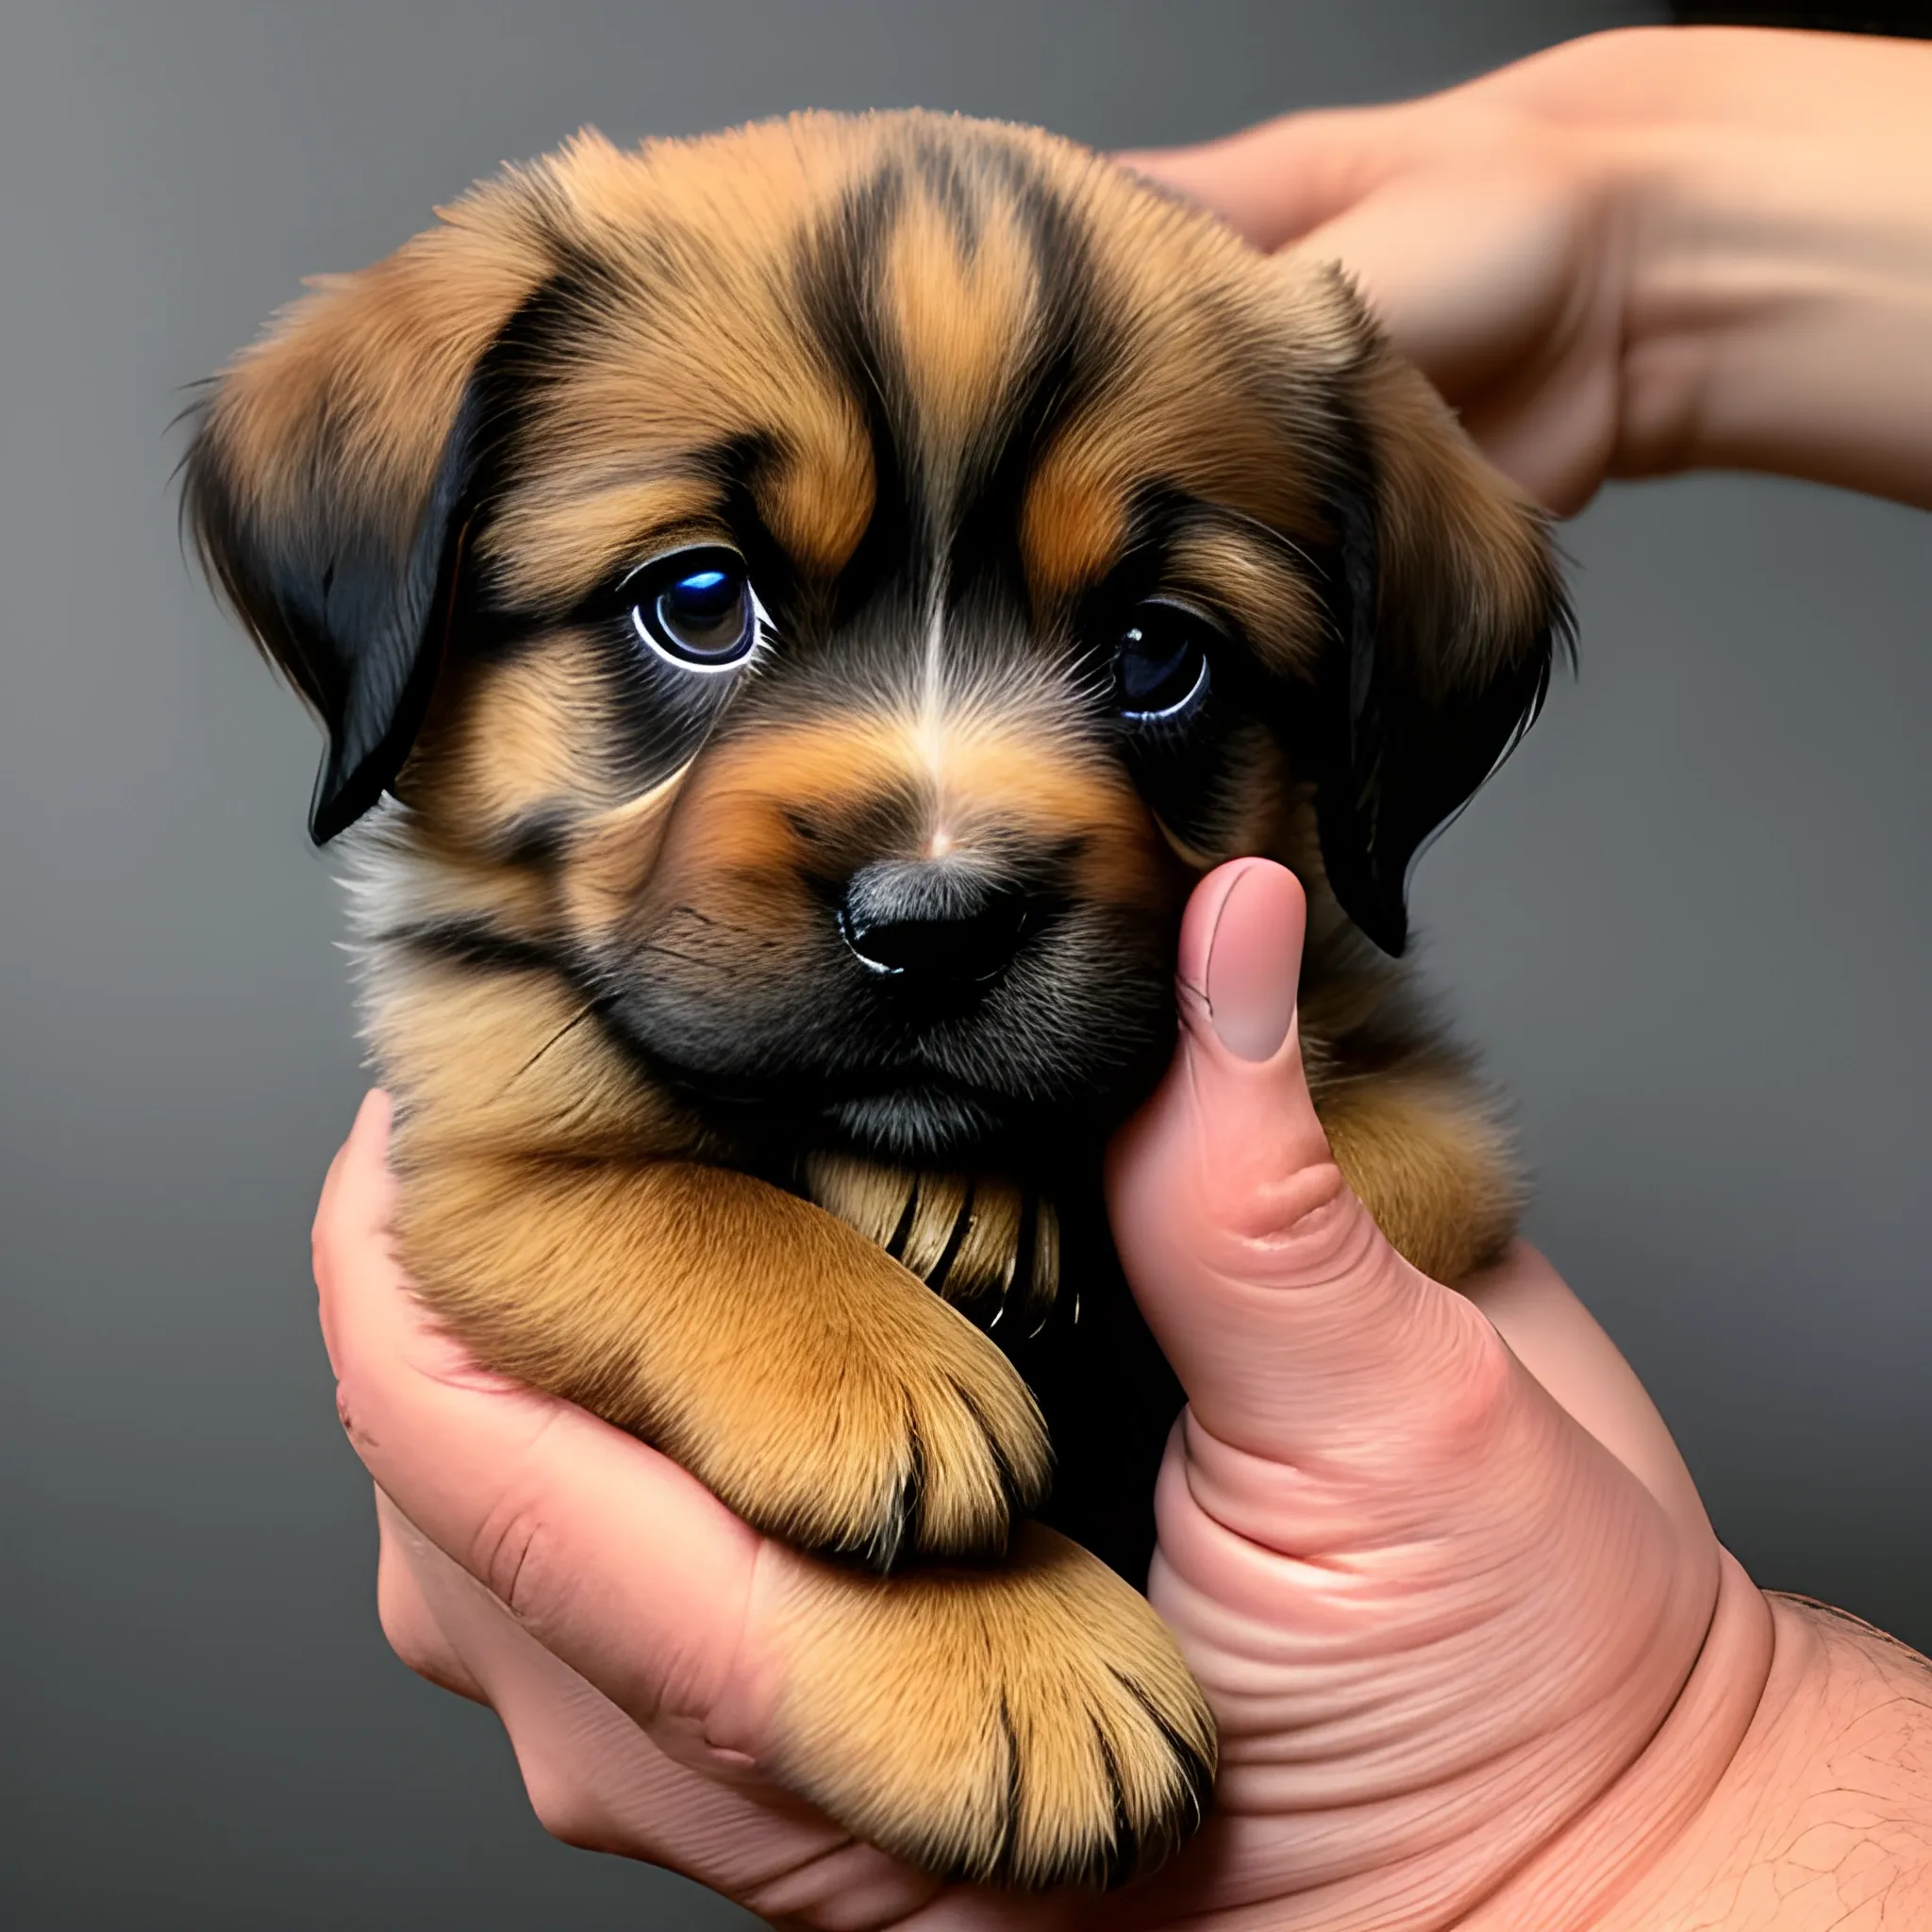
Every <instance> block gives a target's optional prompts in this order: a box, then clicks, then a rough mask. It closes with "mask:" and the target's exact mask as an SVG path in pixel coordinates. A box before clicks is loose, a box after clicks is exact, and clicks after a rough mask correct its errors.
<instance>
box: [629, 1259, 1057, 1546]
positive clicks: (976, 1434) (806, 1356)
mask: <svg viewBox="0 0 1932 1932" xmlns="http://www.w3.org/2000/svg"><path fill="white" fill-rule="evenodd" d="M863 1252H864V1253H865V1255H866V1257H867V1259H866V1264H865V1265H866V1267H867V1269H868V1270H869V1271H874V1270H875V1271H877V1273H878V1274H880V1275H881V1277H882V1281H881V1284H880V1286H879V1291H878V1292H877V1293H876V1294H862V1295H859V1296H858V1297H856V1298H854V1300H853V1301H852V1302H850V1303H848V1304H846V1305H845V1306H844V1307H841V1308H839V1309H837V1310H836V1311H834V1309H833V1307H832V1305H831V1303H830V1300H829V1298H828V1297H824V1296H820V1297H818V1298H816V1300H815V1301H814V1302H813V1303H812V1304H811V1306H812V1307H815V1308H816V1309H817V1311H818V1319H817V1320H815V1321H812V1322H810V1323H808V1324H805V1323H799V1322H796V1321H793V1322H791V1323H788V1324H779V1325H777V1326H775V1327H774V1330H773V1331H770V1332H769V1333H768V1335H767V1336H766V1337H765V1338H762V1339H761V1341H760V1344H759V1347H758V1351H757V1353H756V1355H755V1356H748V1357H747V1358H746V1359H745V1360H744V1361H743V1362H742V1363H741V1365H740V1368H739V1371H738V1373H736V1374H719V1375H712V1376H707V1377H705V1378H704V1379H703V1381H702V1382H701V1383H699V1384H697V1385H695V1386H690V1387H688V1390H687V1392H686V1395H685V1400H684V1403H683V1404H682V1405H681V1408H682V1412H681V1413H680V1414H679V1415H678V1417H677V1418H676V1419H675V1428H674V1429H673V1430H670V1431H662V1432H660V1434H659V1440H660V1441H663V1445H664V1447H665V1448H667V1449H668V1450H669V1451H670V1453H671V1454H672V1455H674V1456H675V1457H676V1458H677V1460H678V1461H680V1462H682V1463H683V1464H684V1465H685V1466H686V1467H687V1468H688V1469H690V1470H691V1472H692V1473H693V1474H696V1475H697V1476H699V1477H700V1478H701V1479H702V1480H703V1481H704V1482H705V1483H706V1484H708V1486H709V1487H710V1488H711V1489H712V1490H714V1491H716V1492H717V1493H718V1494H719V1495H720V1496H722V1497H723V1498H724V1501H725V1502H727V1503H728V1504H730V1506H731V1507H732V1508H733V1509H735V1510H736V1511H737V1512H738V1513H739V1514H740V1515H741V1516H742V1517H744V1518H745V1519H746V1521H747V1522H749V1523H752V1524H755V1525H756V1526H757V1527H758V1528H759V1529H762V1530H764V1531H765V1532H766V1533H767V1534H768V1535H770V1536H774V1537H776V1538H777V1539H778V1540H779V1541H782V1542H786V1543H790V1544H791V1546H792V1547H793V1548H794V1549H802V1550H808V1551H816V1552H824V1553H826V1554H829V1555H835V1556H841V1557H849V1558H853V1559H856V1560H858V1562H860V1563H862V1564H864V1565H865V1566H866V1567H867V1568H869V1569H873V1570H876V1571H881V1572H885V1571H891V1570H892V1569H894V1568H896V1567H897V1566H898V1565H899V1564H901V1563H909V1562H932V1561H948V1560H952V1561H958V1560H965V1559H972V1558H980V1557H997V1556H999V1555H1001V1554H1002V1553H1003V1552H1004V1551H1005V1549H1006V1547H1007V1543H1008V1538H1009V1536H1010V1534H1011V1531H1012V1525H1013V1524H1014V1523H1015V1522H1016V1521H1017V1520H1018V1519H1019V1518H1020V1517H1021V1516H1022V1515H1024V1514H1025V1513H1027V1512H1028V1511H1030V1510H1032V1509H1034V1508H1036V1507H1038V1506H1039V1505H1040V1503H1041V1500H1042V1499H1043V1498H1044V1496H1045V1494H1046V1490H1047V1483H1048V1477H1049V1475H1050V1473H1051V1452H1050V1450H1049V1448H1048V1444H1047V1437H1046V1427H1045V1424H1044V1423H1043V1422H1042V1421H1041V1415H1040V1410H1039V1408H1038V1407H1037V1406H1036V1405H1035V1403H1034V1400H1033V1397H1032V1395H1031V1393H1030V1392H1029V1391H1028V1390H1027V1388H1026V1385H1025V1383H1024V1381H1022V1380H1021V1378H1020V1375H1019V1374H1018V1372H1017V1371H1016V1370H1015V1369H1014V1368H1013V1366H1012V1364H1011V1363H1010V1362H1008V1360H1007V1358H1006V1357H1005V1356H1003V1355H1002V1354H1001V1353H1000V1352H999V1350H998V1349H997V1348H996V1347H995V1346H994V1345H993V1344H992V1343H991V1341H988V1340H987V1338H986V1337H985V1336H984V1335H982V1334H981V1333H980V1332H979V1331H978V1330H977V1329H976V1328H974V1326H973V1324H971V1323H970V1322H968V1321H967V1320H966V1319H965V1318H964V1317H963V1316H962V1315H960V1314H959V1313H958V1311H957V1310H955V1309H953V1308H951V1307H947V1306H946V1304H945V1303H944V1302H942V1301H941V1300H940V1299H939V1297H938V1296H937V1295H935V1294H933V1293H932V1292H931V1291H930V1290H928V1289H926V1288H924V1287H923V1286H921V1285H920V1284H919V1283H917V1282H916V1281H914V1280H913V1279H912V1278H911V1277H910V1276H909V1275H908V1274H906V1273H905V1271H904V1270H903V1269H901V1268H900V1267H899V1266H898V1264H897V1263H896V1262H893V1261H891V1260H890V1259H889V1258H888V1257H886V1256H884V1255H880V1254H878V1253H877V1252H876V1250H870V1249H868V1250H864V1251H863Z"/></svg>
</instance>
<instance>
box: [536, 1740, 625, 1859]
mask: <svg viewBox="0 0 1932 1932" xmlns="http://www.w3.org/2000/svg"><path fill="white" fill-rule="evenodd" d="M517 1769H518V1771H519V1772H520V1773H521V1774H522V1776H523V1780H524V1794H525V1797H526V1798H528V1800H529V1803H530V1809H531V1810H532V1811H533V1812H534V1813H535V1814H536V1819H537V1823H538V1824H541V1826H542V1827H543V1829H544V1830H545V1831H546V1832H548V1833H549V1834H550V1836H551V1837H552V1838H554V1839H556V1840H558V1842H559V1843H561V1844H566V1845H572V1846H575V1848H576V1849H577V1850H578V1851H585V1852H603V1851H611V1850H614V1849H616V1846H615V1843H614V1833H613V1831H612V1827H611V1819H610V1815H609V1812H608V1809H607V1808H606V1807H605V1806H604V1805H603V1804H602V1803H601V1802H600V1801H599V1800H598V1799H597V1797H596V1795H595V1794H594V1793H593V1792H592V1791H591V1790H590V1789H589V1787H588V1786H587V1785H586V1784H585V1783H584V1781H583V1779H581V1778H580V1777H578V1776H576V1775H575V1774H574V1773H573V1772H572V1771H571V1770H569V1769H568V1768H566V1767H564V1766H562V1765H560V1764H558V1762H557V1760H556V1759H555V1758H554V1757H551V1755H550V1754H549V1753H548V1752H531V1753H529V1754H527V1755H525V1754H519V1756H518V1760H517Z"/></svg>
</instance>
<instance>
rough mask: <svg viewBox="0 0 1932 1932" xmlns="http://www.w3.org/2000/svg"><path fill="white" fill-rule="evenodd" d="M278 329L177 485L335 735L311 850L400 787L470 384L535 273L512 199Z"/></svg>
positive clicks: (420, 695)
mask: <svg viewBox="0 0 1932 1932" xmlns="http://www.w3.org/2000/svg"><path fill="white" fill-rule="evenodd" d="M444 220H445V223H446V224H447V225H445V226H443V227H441V228H438V229H433V230H431V231H430V232H428V233H427V234H425V235H419V236H418V237H416V239H415V240H414V241H412V242H408V244H406V245H405V246H404V247H403V248H402V249H400V250H398V251H397V253H396V254H394V255H392V256H391V257H390V258H388V259H387V260H385V261H381V262H378V263H376V264H375V266H374V267H373V268H369V269H365V270H363V271H362V272H361V273H360V274H358V275H345V276H341V277H333V278H330V279H329V280H327V281H325V282H323V283H321V284H319V285H318V286H317V287H316V289H315V292H313V293H312V294H310V295H309V296H308V297H307V298H306V299H305V300H303V301H301V302H298V303H297V304H295V305H294V307H293V308H290V309H289V310H287V311H286V312H285V313H284V314H283V316H282V317H281V318H280V319H279V321H278V322H277V323H276V324H275V326H274V327H273V328H272V329H271V330H270V332H269V334H268V335H267V336H266V337H265V338H264V339H263V340H262V341H260V342H258V343H257V344H256V346H255V347H254V348H252V349H250V350H248V351H247V352H246V353H244V354H243V355H242V357H241V358H238V359H237V360H236V361H235V362H234V363H233V364H232V365H231V366H230V367H229V368H228V370H227V371H226V372H225V374H224V375H222V376H221V377H220V378H219V379H218V381H217V384H216V386H215V389H214V391H213V393H212V395H211V397H210V398H209V400H208V403H207V404H206V405H205V407H204V408H203V409H202V410H201V412H200V421H199V424H198V425H197V430H196V434H195V438H194V441H193V445H192V448H191V449H190V451H189V454H188V458H187V460H186V462H185V464H184V466H183V470H184V484H183V512H184V516H185V518H186V522H187V525H188V527H189V528H190V530H191V531H192V535H193V538H194V541H195V542H196V545H197V546H198V548H199V550H200V552H201V556H202V558H203V560H204V561H205V563H206V564H207V566H208V573H209V575H211V576H212V577H213V578H214V580H215V582H216V583H217V585H218V586H219V587H220V588H221V590H222V591H224V592H225V594H226V596H227V598H228V600H229V602H230V603H232V604H233V606H234V607H235V609H236V611H237V612H238V613H239V615H240V616H241V618H242V622H243V623H244V624H245V625H247V627H248V629H249V630H250V631H251V632H252V633H253V635H254V636H255V638H256V640H257V641H258V643H259V644H260V646H261V648H262V650H263V651H264V653H265V654H266V655H267V656H268V657H269V658H270V659H271V660H272V661H273V662H274V663H275V664H276V665H277V666H278V667H279V668H280V669H281V671H282V672H283V673H284V674H285V675H287V677H288V678H289V680H290V682H291V684H293V685H294V687H295V688H296V690H297V691H300V692H301V694H302V696H303V697H304V698H305V699H306V700H307V701H308V705H309V708H311V709H312V710H313V711H314V712H315V714H316V716H317V718H318V719H319V721H320V722H321V724H322V726H323V728H324V730H325V732H326V734H327V739H328V743H327V749H326V750H325V753H324V756H323V762H322V769H321V771H320V773H319V774H317V777H316V784H315V795H314V800H313V803H312V804H311V806H310V808H309V821H308V826H309V834H310V836H311V837H312V838H313V839H314V841H315V842H316V843H317V844H318V845H320V844H323V843H325V842H326V841H328V840H330V839H332V838H333V837H334V836H335V835H336V834H337V833H338V832H340V831H341V830H343V829H344V828H345V827H346V826H348V825H350V824H353V823H354V822H355V821H356V820H357V819H358V818H359V817H360V816H361V815H362V814H363V813H364V812H365V811H367V810H368V809H369V808H370V807H371V806H373V805H374V804H375V801H376V800H377V798H378V797H380V795H381V793H382V791H384V789H385V788H386V787H387V786H388V785H389V784H390V783H391V780H392V779H393V778H394V777H395V775H396V773H397V772H398V770H399V769H400V768H401V766H402V763H403V761H404V759H405V758H407V757H408V751H409V746H410V743H411V741H412V740H413V738H414V736H415V733H416V730H417V727H418V725H419V724H421V722H422V718H423V713H424V710H425V707H426V706H427V704H428V701H429V693H430V689H431V687H432V685H433V684H434V682H435V675H436V665H437V658H438V655H439V651H440V647H441V639H442V633H443V629H444V626H445V624H446V621H447V614H448V608H449V604H450V600H451V597H452V594H453V591H454V589H455V574H456V569H457V563H458V553H459V551H460V548H461V532H462V525H463V519H464V515H465V502H466V498H467V495H468V492H469V491H470V487H471V482H472V477H473V473H474V470H475V462H476V458H477V455H478V444H479V441H480V436H479V424H478V420H477V418H478V415H479V410H478V408H477V402H476V398H475V395H474V394H472V393H471V376H472V374H473V372H474V371H475V367H476V365H477V362H478V361H479V359H480V358H482V356H483V355H484V352H485V351H486V349H487V348H488V346H489V344H490V342H491V340H492V339H493V337H494V336H495V334H496V332H497V331H498V330H499V329H500V328H501V327H502V325H503V324H504V322H505V321H506V319H507V318H508V316H509V315H510V314H511V312H512V311H513V310H514V309H515V308H516V307H517V305H518V304H519V303H520V302H521V301H522V300H523V299H524V297H525V295H526V294H527V293H528V291H529V290H530V289H531V287H532V286H533V285H534V283H535V282H536V280H537V279H538V278H539V276H540V275H541V272H542V268H543V261H542V256H541V248H539V247H537V246H535V245H533V238H532V237H531V235H530V234H529V233H528V232H527V225H525V224H524V223H522V222H520V221H518V220H517V219H516V206H515V199H514V195H513V192H511V188H510V186H509V185H508V184H498V185H494V186H492V187H490V188H486V189H481V190H478V191H475V192H473V193H472V194H471V195H469V196H468V197H466V198H465V200H464V201H463V202H461V203H459V204H458V206H457V207H456V208H454V209H452V210H450V211H448V213H447V214H446V215H445V217H444Z"/></svg>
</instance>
